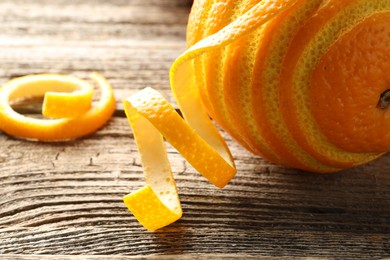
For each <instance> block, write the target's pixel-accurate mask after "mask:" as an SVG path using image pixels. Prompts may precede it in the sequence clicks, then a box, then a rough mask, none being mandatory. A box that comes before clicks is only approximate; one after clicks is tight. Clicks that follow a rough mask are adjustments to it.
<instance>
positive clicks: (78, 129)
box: [0, 73, 115, 141]
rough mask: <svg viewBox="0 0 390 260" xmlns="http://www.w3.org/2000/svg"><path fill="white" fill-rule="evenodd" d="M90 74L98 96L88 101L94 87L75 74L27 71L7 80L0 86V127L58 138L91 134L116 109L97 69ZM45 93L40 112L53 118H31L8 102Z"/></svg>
mask: <svg viewBox="0 0 390 260" xmlns="http://www.w3.org/2000/svg"><path fill="white" fill-rule="evenodd" d="M90 77H91V78H92V79H93V80H94V81H95V82H96V83H97V84H98V85H99V86H100V89H101V97H100V100H99V101H98V103H97V104H96V105H93V106H92V105H91V103H92V94H93V88H92V86H90V85H89V84H88V83H87V82H85V81H83V80H81V79H78V78H76V77H72V76H68V75H59V74H38V75H28V76H24V77H20V78H16V79H13V80H10V81H9V82H7V83H6V84H4V85H3V87H2V88H1V89H0V130H1V131H4V132H5V133H7V134H9V135H11V136H15V137H20V138H26V139H33V140H42V141H58V140H66V139H73V138H77V137H81V136H84V135H87V134H91V133H93V132H95V131H96V130H97V129H99V128H100V127H101V126H103V125H104V124H105V123H106V122H107V121H108V120H109V119H110V117H111V116H112V114H113V112H114V110H115V97H114V93H113V90H112V87H111V85H110V84H109V83H108V82H107V81H106V79H105V78H103V77H102V76H101V75H99V74H97V73H92V74H91V75H90ZM43 95H44V102H43V108H42V113H43V115H45V116H47V117H51V118H55V119H38V118H31V117H27V116H24V115H21V114H19V113H17V112H16V111H15V110H13V109H12V107H11V105H10V102H12V101H14V100H17V99H23V98H30V97H37V96H43Z"/></svg>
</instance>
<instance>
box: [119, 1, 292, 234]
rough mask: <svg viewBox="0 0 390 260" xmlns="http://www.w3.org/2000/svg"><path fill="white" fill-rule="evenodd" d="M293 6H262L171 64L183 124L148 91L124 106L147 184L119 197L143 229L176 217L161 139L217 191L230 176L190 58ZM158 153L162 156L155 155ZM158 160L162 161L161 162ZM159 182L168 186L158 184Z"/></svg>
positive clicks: (271, 3) (231, 169) (176, 202)
mask: <svg viewBox="0 0 390 260" xmlns="http://www.w3.org/2000/svg"><path fill="white" fill-rule="evenodd" d="M295 2H296V1H294V0H278V1H275V0H266V1H262V2H260V3H258V4H257V5H255V6H254V7H253V8H252V9H250V10H249V11H248V12H246V13H245V14H244V15H242V16H241V17H239V18H238V19H237V20H236V21H234V22H233V23H231V24H230V25H228V26H226V27H225V28H223V29H222V30H220V31H219V32H217V33H216V34H214V35H211V36H209V37H207V38H205V39H203V40H201V41H199V42H198V43H197V44H195V45H193V46H192V47H191V48H189V49H188V50H187V51H186V52H184V53H183V54H182V55H181V56H180V57H178V58H177V59H176V61H175V62H174V63H173V65H172V67H171V70H170V80H171V82H170V83H171V88H172V91H173V93H174V95H175V98H176V101H177V102H178V105H179V108H180V110H181V112H182V113H183V116H184V119H185V120H183V119H182V118H181V117H180V116H179V115H178V113H176V111H175V110H174V108H173V107H172V106H171V105H170V104H169V103H168V101H166V100H165V99H164V98H163V97H162V96H161V95H160V94H159V93H158V92H157V91H155V90H153V89H151V88H146V89H144V90H142V91H140V92H138V93H136V94H135V95H134V96H132V97H130V98H128V99H127V100H126V101H125V102H124V107H125V111H126V115H127V117H128V119H129V122H130V125H131V126H132V128H133V132H134V137H135V139H136V142H137V145H138V148H139V153H140V156H141V161H142V164H143V167H144V174H145V179H146V183H147V186H146V187H144V188H142V189H141V190H138V191H137V192H133V193H131V194H129V195H127V196H125V197H124V203H125V204H126V206H127V207H128V209H129V210H130V211H131V212H132V213H133V214H134V216H135V217H136V218H137V220H138V221H139V222H140V223H141V224H142V225H143V226H144V227H145V228H147V229H149V230H156V229H159V228H162V227H164V226H166V225H168V224H170V223H172V222H174V221H176V220H177V219H179V218H180V217H181V215H182V211H181V206H180V201H179V197H178V195H177V191H176V185H175V183H174V181H173V177H172V173H171V169H170V167H169V164H168V163H167V158H166V152H165V148H164V144H163V138H162V136H164V137H165V138H166V140H167V141H168V142H170V143H171V144H172V146H174V147H175V148H176V149H177V150H178V151H179V152H180V153H181V154H182V155H183V157H184V158H186V160H187V161H188V162H189V163H190V164H191V165H192V166H193V167H194V168H195V169H196V170H197V171H198V172H199V173H201V174H202V175H203V176H204V177H206V178H207V179H208V180H209V181H210V182H211V183H213V184H214V185H215V186H217V187H219V188H223V187H224V186H225V185H226V184H227V183H228V182H229V181H230V180H231V179H232V178H233V177H234V175H235V173H236V168H235V165H234V161H233V158H232V155H231V153H230V151H229V149H228V147H227V145H226V143H225V141H224V139H223V138H222V136H221V135H220V133H219V131H218V130H217V128H216V127H215V126H214V124H213V123H212V121H211V120H210V118H209V116H208V114H207V112H206V109H205V107H204V105H203V103H202V101H201V99H200V96H199V92H198V89H197V88H196V87H195V85H194V71H193V69H194V68H193V66H192V65H193V64H192V61H193V59H194V58H195V57H197V56H199V55H202V54H203V53H205V52H209V51H213V50H214V49H217V48H221V47H223V46H226V45H227V44H229V43H231V42H233V41H235V40H237V39H239V38H240V37H243V36H245V35H246V34H247V33H248V32H250V31H252V30H254V29H255V28H258V27H259V26H261V25H263V24H265V23H266V22H268V21H269V20H271V19H272V18H273V17H275V16H276V15H278V14H279V13H281V12H282V11H284V10H286V9H288V8H289V7H291V6H292V5H293V4H294V3H295ZM161 135H162V136H161ZM157 139H158V141H157ZM152 140H156V142H154V141H152ZM163 150H164V153H165V154H164V155H162V154H161V153H162V152H163ZM161 160H163V161H164V162H163V163H161ZM167 167H168V168H167ZM164 178H166V179H167V180H169V182H167V181H164ZM171 181H172V182H173V184H172V182H171ZM172 192H174V193H172ZM165 193H169V194H171V195H172V197H170V200H168V203H167V199H166V198H164V197H163V196H162V195H163V194H165ZM169 203H171V204H169Z"/></svg>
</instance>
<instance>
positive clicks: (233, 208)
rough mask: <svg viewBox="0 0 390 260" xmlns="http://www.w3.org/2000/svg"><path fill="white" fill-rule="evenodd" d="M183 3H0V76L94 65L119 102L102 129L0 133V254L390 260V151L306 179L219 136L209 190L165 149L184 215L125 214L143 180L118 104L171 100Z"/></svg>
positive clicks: (85, 69)
mask: <svg viewBox="0 0 390 260" xmlns="http://www.w3.org/2000/svg"><path fill="white" fill-rule="evenodd" d="M189 2H190V1H184V0H128V1H127V0H110V1H106V0H72V1H66V0H2V1H1V2H0V20H1V22H0V81H1V82H5V81H7V80H9V79H10V78H13V77H16V76H20V75H26V74H31V73H40V72H55V73H66V74H73V75H76V76H80V77H83V78H85V77H87V76H88V74H89V73H90V72H91V71H99V72H101V73H102V74H104V75H105V76H106V77H107V78H108V80H109V81H110V82H111V83H112V85H113V86H114V88H115V93H116V96H117V99H118V106H117V107H118V111H117V112H116V113H115V116H114V117H113V118H112V120H111V121H110V122H109V124H108V125H106V126H105V127H104V128H102V129H101V130H99V131H98V132H96V133H95V134H93V135H91V136H89V137H85V138H81V139H78V140H74V141H69V142H63V143H42V142H28V141H23V140H17V139H14V138H12V137H9V136H7V135H5V134H2V133H0V253H1V254H2V255H1V256H0V259H1V260H3V259H12V258H14V259H74V258H75V257H74V256H72V255H79V256H78V257H79V258H80V259H103V258H106V257H107V256H110V257H109V258H111V259H117V258H116V257H114V255H126V256H128V257H131V256H138V257H141V256H149V257H150V256H155V257H156V258H162V257H163V256H164V258H165V259H170V258H176V257H179V258H185V257H186V258H196V257H199V258H207V257H214V258H228V257H230V258H233V257H242V258H248V257H254V258H265V259H268V258H274V257H275V258H278V259H279V258H286V259H291V258H295V257H306V256H307V257H313V258H315V257H319V258H339V259H359V258H360V259H379V258H382V257H386V256H390V242H389V241H390V174H389V173H390V155H386V156H384V157H382V158H381V159H379V160H377V161H375V162H373V163H371V164H369V165H366V166H364V167H360V168H356V169H353V170H348V171H345V172H343V173H339V174H333V175H315V174H311V173H304V172H300V171H296V170H292V169H286V168H283V167H279V166H276V165H273V164H271V163H269V162H267V161H265V160H263V159H262V158H259V157H256V156H253V155H251V154H250V153H249V152H247V151H245V150H244V149H243V148H241V147H240V146H239V145H237V144H236V143H235V142H234V141H232V140H231V139H230V138H229V137H228V136H227V135H225V137H226V139H227V140H228V144H229V146H230V148H231V149H232V152H233V154H234V157H235V160H236V163H237V167H238V173H237V176H236V178H235V179H233V181H232V182H231V183H230V184H229V185H228V186H227V187H226V188H224V189H223V190H219V189H217V188H215V187H214V186H212V185H211V184H210V183H208V182H207V181H205V179H203V178H202V177H201V176H200V175H199V174H198V173H197V172H196V171H195V170H194V169H193V168H192V167H191V166H190V165H188V163H187V162H186V161H185V160H184V159H183V158H182V157H181V156H180V154H178V153H177V151H176V150H175V149H173V148H172V147H171V146H169V145H168V150H169V157H170V159H171V164H172V167H173V172H174V175H175V178H176V180H177V185H178V189H179V193H180V197H181V201H182V206H183V210H184V215H183V218H182V219H181V220H179V221H178V222H176V223H174V224H172V225H170V226H168V227H167V228H164V229H162V230H159V231H158V232H147V231H145V229H144V228H142V227H141V226H140V224H139V223H138V222H137V221H136V220H135V219H134V217H133V216H132V214H131V213H129V212H128V210H127V209H126V207H125V206H124V204H123V202H122V197H123V196H124V195H126V194H128V193H130V192H131V191H134V190H136V189H138V188H140V187H142V186H143V185H144V181H143V173H142V167H141V166H140V160H139V157H138V153H137V149H136V146H135V143H134V139H133V136H132V132H131V129H130V127H129V126H128V123H127V120H126V118H125V117H124V115H123V111H122V105H121V104H122V101H123V100H124V99H125V98H126V97H128V96H129V95H131V94H133V93H135V92H136V91H137V90H140V89H143V88H144V87H154V88H156V89H158V90H160V91H161V92H162V93H163V94H164V95H165V97H167V98H168V100H170V101H171V102H174V101H173V96H172V93H171V92H170V88H169V84H168V71H169V67H170V65H171V63H172V62H173V60H174V59H175V57H177V56H178V55H179V54H180V53H181V52H182V51H183V50H184V48H185V27H186V21H187V17H188V13H189V9H190V3H189ZM38 255H39V256H38ZM43 255H45V256H43ZM60 255H61V257H60ZM91 255H95V256H91ZM104 256H106V257H104ZM118 258H119V257H118ZM120 258H121V259H122V258H123V257H120Z"/></svg>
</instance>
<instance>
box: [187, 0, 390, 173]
mask: <svg viewBox="0 0 390 260" xmlns="http://www.w3.org/2000/svg"><path fill="white" fill-rule="evenodd" d="M283 2H286V1H276V0H275V1H254V0H253V1H244V0H214V1H202V0H198V1H195V2H194V5H193V8H192V11H191V16H190V19H189V24H188V37H187V42H188V46H189V47H191V46H196V45H199V44H203V45H207V42H208V41H210V40H208V39H209V38H211V37H216V35H217V38H219V39H220V40H221V41H223V40H224V37H225V36H226V34H227V33H226V32H225V33H224V32H223V30H226V27H229V26H231V25H232V24H234V23H237V21H239V20H240V19H242V16H245V15H247V13H248V12H251V11H252V10H253V9H254V8H257V6H259V5H266V4H267V5H275V6H278V5H283ZM287 2H290V3H293V2H294V3H293V4H292V5H291V6H290V7H289V8H286V9H285V10H283V11H282V12H280V13H279V14H278V15H277V16H276V17H275V18H273V19H272V20H270V21H269V22H267V23H265V24H259V25H258V26H254V27H253V26H247V25H246V24H243V23H240V24H238V25H236V26H243V27H245V28H247V29H246V30H243V31H241V32H240V33H239V35H235V37H236V39H235V40H234V41H233V42H231V43H228V44H226V45H224V46H218V47H214V48H210V49H209V50H207V51H205V52H204V53H203V55H200V56H198V57H195V58H194V59H193V66H194V67H193V68H194V69H193V71H194V75H195V76H194V81H195V83H194V84H195V86H196V87H197V89H198V90H199V93H200V97H201V99H202V103H203V104H204V105H205V107H206V108H207V111H208V112H209V114H210V115H211V116H212V118H213V119H214V120H215V121H216V122H217V123H218V124H219V125H221V126H222V128H223V129H225V130H226V131H227V132H228V133H230V135H231V136H233V137H234V138H235V139H236V140H237V141H238V142H239V143H241V144H242V145H243V146H244V147H246V148H247V149H249V150H250V151H252V152H253V153H255V154H259V155H261V156H263V157H265V158H267V159H268V160H270V161H272V162H275V163H278V164H282V165H285V166H289V167H294V168H300V169H305V170H309V171H313V172H334V171H338V170H341V169H344V168H349V167H353V166H357V165H360V164H363V163H366V162H368V161H371V160H373V159H375V158H377V157H378V156H380V155H381V154H383V153H384V152H386V151H388V150H390V131H389V129H390V110H389V109H388V108H389V101H388V99H386V98H385V96H386V92H387V91H388V90H389V89H390V1H387V0H382V1H381V0H375V1H373V0H298V1H287ZM259 19H260V17H259ZM251 23H253V22H252V21H251ZM202 42H203V43H202ZM210 42H211V41H210ZM210 45H211V44H210ZM192 48H194V47H192ZM387 95H388V94H387Z"/></svg>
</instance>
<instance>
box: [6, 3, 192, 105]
mask: <svg viewBox="0 0 390 260" xmlns="http://www.w3.org/2000/svg"><path fill="white" fill-rule="evenodd" d="M185 2H186V1H174V0H169V1H151V0H148V1H113V2H111V1H110V2H109V3H106V1H26V2H24V1H21V2H18V1H16V2H14V1H1V2H0V30H1V32H2V38H1V40H0V48H1V51H0V65H1V70H0V82H5V81H7V80H8V79H10V78H13V77H17V76H22V75H26V74H32V73H41V72H53V73H64V74H74V75H76V76H80V77H82V78H87V77H88V74H89V73H90V72H92V71H98V72H101V73H102V74H104V76H106V77H107V78H108V79H109V81H110V83H111V84H112V85H113V87H114V88H115V90H116V95H117V99H118V104H121V103H122V101H123V99H125V98H126V97H127V96H129V95H131V94H133V93H134V92H135V91H137V90H139V89H142V88H145V87H154V88H157V89H159V90H160V91H161V92H162V93H163V94H164V96H166V97H167V99H168V100H169V101H171V102H172V101H173V95H172V93H171V91H170V87H169V79H168V71H169V68H170V65H171V63H172V62H173V61H174V59H175V58H176V57H177V56H178V55H179V54H180V53H181V52H182V51H183V50H184V49H185V42H184V39H185V26H186V22H187V17H188V12H189V8H188V1H187V4H185ZM86 14H88V15H86Z"/></svg>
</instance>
